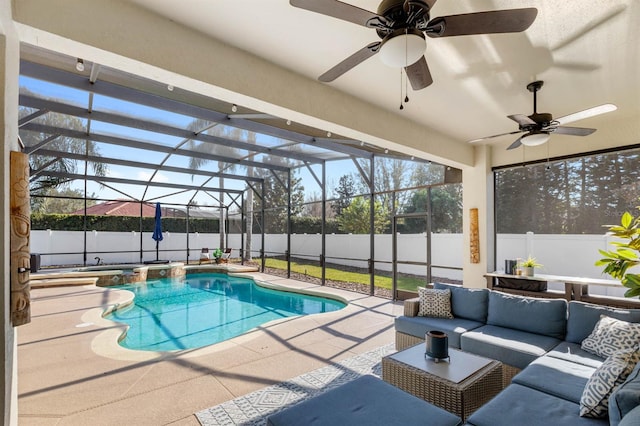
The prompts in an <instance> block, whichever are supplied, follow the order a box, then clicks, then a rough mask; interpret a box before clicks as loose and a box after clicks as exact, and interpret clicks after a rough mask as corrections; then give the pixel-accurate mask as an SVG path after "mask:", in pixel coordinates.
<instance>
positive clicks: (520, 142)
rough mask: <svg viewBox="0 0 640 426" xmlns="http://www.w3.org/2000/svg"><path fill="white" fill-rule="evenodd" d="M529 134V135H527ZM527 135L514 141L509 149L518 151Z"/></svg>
mask: <svg viewBox="0 0 640 426" xmlns="http://www.w3.org/2000/svg"><path fill="white" fill-rule="evenodd" d="M527 134H528V133H527ZM525 136H526V135H522V136H520V137H519V138H518V139H516V140H515V141H513V143H512V144H511V145H509V146H508V147H507V149H516V148H518V147H519V146H520V145H522V138H523V137H525Z"/></svg>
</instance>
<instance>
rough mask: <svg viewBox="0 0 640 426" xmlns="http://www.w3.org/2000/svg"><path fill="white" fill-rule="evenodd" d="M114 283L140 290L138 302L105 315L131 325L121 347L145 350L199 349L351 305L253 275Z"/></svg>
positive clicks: (198, 276) (210, 275)
mask: <svg viewBox="0 0 640 426" xmlns="http://www.w3.org/2000/svg"><path fill="white" fill-rule="evenodd" d="M114 288H118V289H126V290H129V291H132V292H133V293H135V295H136V296H135V299H134V303H135V304H134V305H131V306H129V307H126V308H123V309H118V310H116V311H114V312H112V313H111V314H109V315H107V316H106V318H107V319H110V320H113V321H118V322H122V323H126V324H128V325H129V330H128V331H127V335H126V337H125V338H124V339H123V340H122V341H121V342H120V344H121V345H122V346H124V347H126V348H129V349H137V350H145V351H170V350H176V349H190V348H199V347H202V346H207V345H211V344H213V343H218V342H222V341H223V340H227V339H230V338H232V337H235V336H239V335H241V334H243V333H245V332H247V331H248V330H251V329H252V328H255V327H257V326H259V325H261V324H264V323H266V322H269V321H273V320H276V319H281V318H286V317H291V316H296V315H309V314H316V313H320V312H331V311H336V310H339V309H342V308H344V307H345V306H346V305H345V304H344V303H342V302H339V301H337V300H333V299H328V298H322V297H316V296H309V295H304V294H298V293H290V292H284V291H277V290H271V289H267V288H263V287H260V286H258V285H256V284H255V283H254V282H253V280H250V279H246V278H238V277H230V276H228V275H225V274H215V273H211V274H195V275H188V276H187V277H186V278H185V277H181V278H164V279H160V280H153V281H147V282H146V283H138V284H128V285H122V286H117V287H114Z"/></svg>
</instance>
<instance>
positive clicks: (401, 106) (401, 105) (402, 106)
mask: <svg viewBox="0 0 640 426" xmlns="http://www.w3.org/2000/svg"><path fill="white" fill-rule="evenodd" d="M403 109H404V104H403V103H402V68H400V110H403Z"/></svg>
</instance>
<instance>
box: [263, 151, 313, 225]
mask: <svg viewBox="0 0 640 426" xmlns="http://www.w3.org/2000/svg"><path fill="white" fill-rule="evenodd" d="M264 162H265V163H266V164H273V165H280V166H285V167H287V166H289V167H291V166H292V165H291V164H290V161H289V160H288V159H286V158H283V157H272V156H266V158H265V159H264ZM296 173H297V170H296V169H291V171H290V174H291V215H299V214H300V213H302V210H303V205H304V186H303V185H302V179H301V178H300V177H297V176H296ZM255 174H256V176H257V177H261V178H263V179H264V199H263V200H262V203H264V208H265V210H266V211H265V216H266V217H265V226H264V228H265V229H264V230H265V232H268V233H286V232H287V206H288V190H287V187H286V186H283V185H287V173H286V172H277V171H274V172H272V171H270V170H268V169H257V170H256V173H255ZM274 175H276V176H277V178H276V177H275V176H274ZM261 207H262V205H261V201H260V200H255V202H254V211H260V209H261Z"/></svg>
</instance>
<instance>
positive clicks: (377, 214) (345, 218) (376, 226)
mask: <svg viewBox="0 0 640 426" xmlns="http://www.w3.org/2000/svg"><path fill="white" fill-rule="evenodd" d="M373 209H374V216H373V217H374V221H373V232H374V233H376V234H381V233H383V232H384V231H385V230H386V229H387V228H388V227H389V224H390V221H389V212H388V210H387V209H386V207H385V206H384V205H383V204H382V203H381V202H379V201H375V202H374V205H373ZM370 218H371V214H370V209H369V201H368V200H366V199H365V198H364V197H355V198H354V199H353V200H351V203H350V204H349V205H348V206H347V207H346V208H345V209H344V210H343V211H342V214H341V215H340V216H338V227H339V229H340V230H341V231H342V232H346V233H353V234H369V233H370V232H371V224H370Z"/></svg>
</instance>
